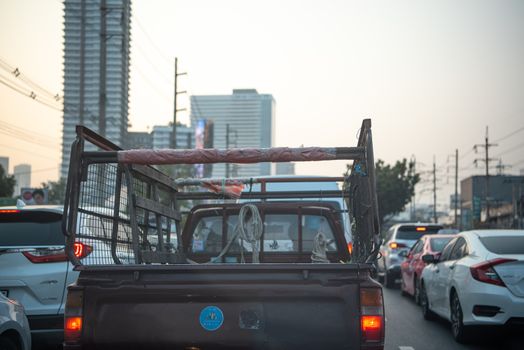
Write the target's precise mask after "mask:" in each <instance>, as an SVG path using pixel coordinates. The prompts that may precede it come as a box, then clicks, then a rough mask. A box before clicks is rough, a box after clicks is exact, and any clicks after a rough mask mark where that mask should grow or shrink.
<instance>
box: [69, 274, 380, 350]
mask: <svg viewBox="0 0 524 350" xmlns="http://www.w3.org/2000/svg"><path fill="white" fill-rule="evenodd" d="M78 269H79V270H80V277H79V280H78V282H77V286H73V287H71V288H72V290H78V291H83V295H84V304H83V312H84V315H83V322H84V326H83V335H82V343H83V344H84V347H83V348H85V349H88V348H91V347H96V348H97V349H100V348H116V347H119V348H126V347H127V348H131V347H133V348H137V347H141V348H144V349H146V348H147V349H153V348H170V349H173V348H182V349H186V348H187V349H209V348H213V349H214V348H235V347H238V348H269V349H292V348H297V349H298V348H301V349H304V348H307V349H309V348H317V349H325V348H332V349H358V348H360V333H359V330H360V306H359V305H360V300H359V287H360V286H361V285H364V286H371V287H372V286H374V285H373V284H372V282H370V280H369V277H368V273H367V269H365V268H362V265H356V264H259V265H256V264H249V265H228V264H216V265H214V264H213V265H169V266H167V265H166V266H159V265H155V266H153V265H149V266H147V265H143V266H138V265H137V266H124V267H118V266H114V265H112V266H96V267H94V266H90V267H86V266H82V267H79V268H78Z"/></svg>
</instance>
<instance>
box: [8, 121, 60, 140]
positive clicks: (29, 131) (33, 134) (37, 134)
mask: <svg viewBox="0 0 524 350" xmlns="http://www.w3.org/2000/svg"><path fill="white" fill-rule="evenodd" d="M1 127H4V128H9V129H13V130H17V131H20V132H25V133H29V135H30V136H33V137H34V136H36V137H40V138H42V139H44V141H48V142H49V141H50V140H53V143H54V142H55V137H53V136H50V135H44V134H40V133H38V132H36V131H33V130H29V129H24V128H21V127H18V126H16V125H13V124H10V123H7V122H4V121H2V120H0V128H1Z"/></svg>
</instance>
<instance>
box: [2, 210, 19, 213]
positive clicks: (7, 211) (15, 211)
mask: <svg viewBox="0 0 524 350" xmlns="http://www.w3.org/2000/svg"><path fill="white" fill-rule="evenodd" d="M16 213H20V210H18V209H0V214H16Z"/></svg>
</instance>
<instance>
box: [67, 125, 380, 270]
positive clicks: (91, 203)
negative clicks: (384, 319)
mask: <svg viewBox="0 0 524 350" xmlns="http://www.w3.org/2000/svg"><path fill="white" fill-rule="evenodd" d="M76 133H77V138H76V140H75V141H74V142H73V145H72V147H71V159H70V164H69V175H68V180H67V187H66V199H65V205H64V220H63V231H64V234H65V235H66V238H67V239H66V241H67V252H68V256H69V258H70V260H71V261H72V262H73V264H75V265H105V264H176V263H187V259H186V257H185V256H184V254H183V249H182V247H181V244H182V239H181V237H180V235H181V227H180V226H181V218H182V214H181V210H180V204H181V203H183V202H184V201H201V200H211V199H214V200H217V199H222V200H227V199H228V198H230V197H228V195H227V194H226V193H225V192H221V193H213V192H203V191H201V190H200V191H198V190H197V191H195V190H194V188H195V186H197V187H199V186H200V185H202V184H203V183H206V184H214V185H217V186H222V188H225V187H226V186H228V185H232V184H239V183H241V184H243V185H247V186H250V187H249V188H250V189H252V186H253V185H254V184H260V186H259V187H260V190H257V191H247V192H242V194H241V196H242V199H250V200H251V199H258V200H261V201H265V200H269V199H286V198H287V199H296V198H301V199H307V198H326V199H327V198H344V199H345V200H346V201H347V205H348V208H349V211H350V216H351V219H352V222H353V223H354V227H353V255H352V259H351V260H352V262H366V261H367V262H369V261H372V260H374V259H375V258H376V255H377V253H378V245H379V232H380V230H379V221H378V206H377V200H376V190H375V187H376V185H375V173H374V156H373V144H372V136H371V121H370V120H369V119H365V120H364V121H363V123H362V127H361V129H360V135H359V140H358V144H357V146H356V147H335V148H320V147H302V148H285V147H280V148H279V147H277V148H269V149H227V150H216V149H195V150H172V149H166V150H150V149H140V150H122V149H121V148H120V147H118V146H117V145H115V144H113V143H112V142H110V141H109V140H106V139H105V138H103V137H102V136H100V135H98V134H96V133H95V132H93V131H92V130H90V129H88V128H86V127H83V126H77V128H76ZM327 160H353V164H352V167H351V171H350V172H349V174H348V175H347V176H345V177H257V178H242V179H239V178H236V179H173V178H171V177H169V176H168V175H166V174H164V173H163V172H161V171H160V170H158V169H156V168H154V167H153V166H154V165H161V164H199V163H260V162H289V161H327ZM327 181H336V182H341V183H343V185H344V186H343V189H342V190H339V191H319V190H315V191H267V188H266V185H267V183H275V182H327ZM77 241H81V242H82V243H84V244H87V245H88V246H90V247H91V248H92V253H91V254H90V255H88V256H87V257H85V258H83V259H79V258H78V257H77V256H76V255H75V242H77Z"/></svg>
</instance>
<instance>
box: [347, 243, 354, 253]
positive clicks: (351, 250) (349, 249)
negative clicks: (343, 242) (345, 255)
mask: <svg viewBox="0 0 524 350" xmlns="http://www.w3.org/2000/svg"><path fill="white" fill-rule="evenodd" d="M348 252H349V254H353V242H349V243H348Z"/></svg>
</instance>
